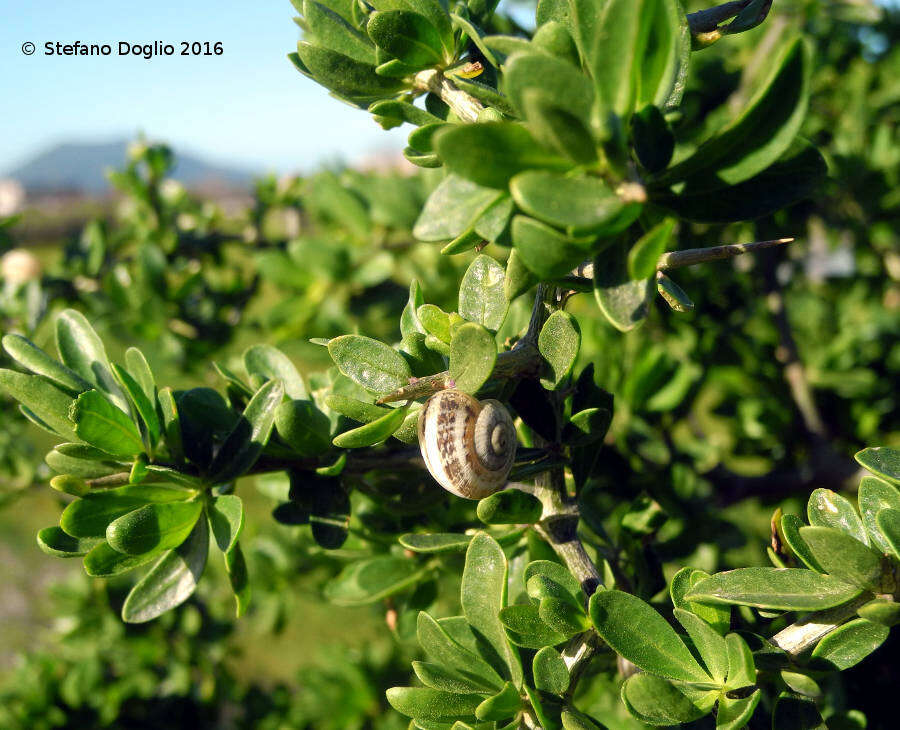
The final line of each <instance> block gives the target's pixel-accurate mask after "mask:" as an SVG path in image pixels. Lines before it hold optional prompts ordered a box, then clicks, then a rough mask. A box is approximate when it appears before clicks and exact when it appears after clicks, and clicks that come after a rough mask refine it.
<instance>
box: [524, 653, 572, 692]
mask: <svg viewBox="0 0 900 730" xmlns="http://www.w3.org/2000/svg"><path fill="white" fill-rule="evenodd" d="M532 672H533V674H534V686H535V688H536V689H539V690H541V691H543V692H550V693H551V694H557V695H561V694H563V693H564V692H565V691H566V690H568V689H569V670H568V669H566V663H565V662H564V661H563V658H562V656H560V653H559V652H558V651H556V649H554V648H553V647H552V646H545V647H544V648H543V649H541V650H540V651H539V652H538V653H537V654H535V655H534V660H533V662H532Z"/></svg>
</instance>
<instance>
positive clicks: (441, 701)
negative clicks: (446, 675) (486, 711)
mask: <svg viewBox="0 0 900 730" xmlns="http://www.w3.org/2000/svg"><path fill="white" fill-rule="evenodd" d="M385 695H386V696H387V701H388V702H389V703H390V705H391V707H393V708H394V709H395V710H397V712H399V713H400V714H402V715H406V716H407V717H414V718H416V719H417V720H430V721H436V722H441V721H444V722H452V721H453V720H455V719H457V718H459V717H471V718H472V719H474V717H475V708H476V707H478V705H480V704H481V702H482V699H483V697H482V695H477V694H456V693H453V692H442V691H441V690H437V689H429V688H425V687H391V688H390V689H389V690H388V691H387V692H386V693H385Z"/></svg>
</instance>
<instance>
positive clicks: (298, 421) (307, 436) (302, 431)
mask: <svg viewBox="0 0 900 730" xmlns="http://www.w3.org/2000/svg"><path fill="white" fill-rule="evenodd" d="M275 430H276V431H278V435H279V436H281V438H282V439H284V441H285V442H286V443H287V445H288V446H290V447H291V449H292V450H294V451H295V452H297V453H298V454H299V455H300V456H318V455H320V454H323V453H324V452H326V451H328V450H329V449H330V448H331V442H330V435H331V422H330V421H329V420H328V416H326V415H325V414H324V413H322V411H320V410H319V409H318V408H316V405H315V403H313V402H312V401H309V400H289V401H285V402H284V403H282V404H281V405H279V406H278V408H276V409H275Z"/></svg>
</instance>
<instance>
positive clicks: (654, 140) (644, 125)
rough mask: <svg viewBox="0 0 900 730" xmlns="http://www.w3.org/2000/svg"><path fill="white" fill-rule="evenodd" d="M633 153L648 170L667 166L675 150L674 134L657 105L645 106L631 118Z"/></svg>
mask: <svg viewBox="0 0 900 730" xmlns="http://www.w3.org/2000/svg"><path fill="white" fill-rule="evenodd" d="M631 137H632V141H633V143H634V154H635V156H636V157H637V159H638V162H640V163H641V165H642V166H643V167H644V169H646V170H647V171H648V172H651V173H653V172H661V171H662V170H665V169H666V167H668V165H669V162H670V161H671V160H672V153H673V152H674V151H675V135H674V134H672V130H671V129H669V125H668V124H667V123H666V119H665V117H664V116H663V115H662V112H661V111H660V110H659V108H658V107H655V106H652V105H650V106H646V107H644V108H643V109H642V110H641V111H639V112H637V113H636V114H635V115H634V116H633V117H632V118H631Z"/></svg>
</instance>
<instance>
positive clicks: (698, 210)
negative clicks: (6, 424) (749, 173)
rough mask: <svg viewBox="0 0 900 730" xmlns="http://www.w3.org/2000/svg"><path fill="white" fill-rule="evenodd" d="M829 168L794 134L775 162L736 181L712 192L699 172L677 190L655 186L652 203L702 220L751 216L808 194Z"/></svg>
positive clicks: (729, 220) (807, 144) (696, 219)
mask: <svg viewBox="0 0 900 730" xmlns="http://www.w3.org/2000/svg"><path fill="white" fill-rule="evenodd" d="M827 172H828V168H827V166H826V164H825V160H824V159H823V158H822V155H821V154H820V153H819V152H818V150H816V149H815V148H814V147H813V146H812V145H811V144H809V142H806V141H805V140H803V139H801V138H799V137H798V138H797V139H796V141H795V142H794V144H793V145H791V147H790V148H789V149H788V150H787V152H785V153H784V155H782V157H780V158H779V159H778V160H777V161H776V162H775V163H774V164H772V165H771V166H769V167H767V168H766V169H765V170H764V171H763V172H761V173H759V174H758V175H756V176H755V177H752V178H750V179H749V180H746V181H744V182H742V183H739V184H737V185H731V186H729V187H725V188H723V189H721V190H716V191H715V194H711V192H710V190H709V189H708V184H707V178H706V177H705V176H703V175H698V176H697V178H692V179H690V180H688V181H687V183H685V184H684V186H683V187H681V188H680V189H679V192H678V194H677V195H676V194H672V193H663V192H661V191H659V190H658V189H657V190H654V191H652V193H651V197H652V200H653V202H654V203H656V204H658V205H661V206H663V207H665V208H669V209H671V210H674V211H675V212H677V213H678V214H679V215H680V216H681V217H682V218H686V219H688V220H692V221H699V222H703V223H728V222H731V221H745V220H754V219H756V218H761V217H763V216H766V215H769V214H770V213H774V212H775V211H777V210H780V209H781V208H784V207H787V206H788V205H791V204H793V203H796V202H797V201H798V200H803V199H804V198H808V197H810V196H811V195H812V194H813V193H814V192H815V191H816V189H817V188H818V187H819V185H820V184H821V182H822V180H823V179H824V178H825V175H826V174H827Z"/></svg>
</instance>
